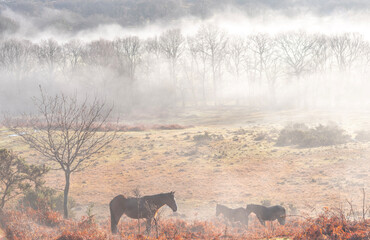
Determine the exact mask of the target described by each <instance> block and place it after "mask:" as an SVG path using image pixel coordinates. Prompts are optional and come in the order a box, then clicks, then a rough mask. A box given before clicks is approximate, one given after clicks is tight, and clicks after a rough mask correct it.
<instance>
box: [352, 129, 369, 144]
mask: <svg viewBox="0 0 370 240" xmlns="http://www.w3.org/2000/svg"><path fill="white" fill-rule="evenodd" d="M355 139H356V140H357V141H360V142H369V141H370V131H358V132H356V137H355Z"/></svg>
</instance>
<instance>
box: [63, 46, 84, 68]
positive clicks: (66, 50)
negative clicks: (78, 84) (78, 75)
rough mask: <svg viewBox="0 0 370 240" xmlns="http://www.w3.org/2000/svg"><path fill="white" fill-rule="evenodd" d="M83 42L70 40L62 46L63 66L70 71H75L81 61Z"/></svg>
mask: <svg viewBox="0 0 370 240" xmlns="http://www.w3.org/2000/svg"><path fill="white" fill-rule="evenodd" d="M83 46H84V45H83V44H82V43H81V42H80V41H78V40H72V41H69V42H68V43H66V44H64V45H63V47H62V58H63V63H64V65H65V67H66V68H67V69H68V71H70V72H72V73H73V72H75V71H76V70H77V69H78V67H79V64H81V62H82V54H83Z"/></svg>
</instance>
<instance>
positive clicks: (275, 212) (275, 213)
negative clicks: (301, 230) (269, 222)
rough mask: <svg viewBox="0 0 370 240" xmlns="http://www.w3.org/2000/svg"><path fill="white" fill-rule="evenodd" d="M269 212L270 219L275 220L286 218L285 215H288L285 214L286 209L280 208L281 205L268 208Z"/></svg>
mask: <svg viewBox="0 0 370 240" xmlns="http://www.w3.org/2000/svg"><path fill="white" fill-rule="evenodd" d="M267 211H268V215H269V217H270V218H274V219H277V218H281V217H285V215H286V214H285V208H284V207H282V206H280V205H275V206H272V207H268V208H267Z"/></svg>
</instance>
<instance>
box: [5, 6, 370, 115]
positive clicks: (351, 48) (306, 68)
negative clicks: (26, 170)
mask: <svg viewBox="0 0 370 240" xmlns="http://www.w3.org/2000/svg"><path fill="white" fill-rule="evenodd" d="M369 11H370V3H368V1H353V2H348V1H326V2H325V3H322V2H320V1H279V3H276V2H275V1H258V2H255V1H207V0H203V1H190V0H188V1H185V0H184V1H180V0H179V1H169V0H162V1H92V2H91V1H89V2H88V3H87V2H84V1H2V2H0V19H1V22H0V34H1V35H0V39H1V43H0V48H1V56H0V71H1V77H0V79H1V84H2V87H1V94H0V102H1V109H2V110H11V111H16V112H17V111H23V110H24V109H30V108H32V104H30V103H31V102H30V101H29V99H30V98H31V97H32V96H35V95H37V94H38V86H39V85H42V86H43V88H45V89H46V90H48V91H50V92H58V91H63V92H67V93H74V92H78V93H79V95H82V93H88V94H89V95H100V96H103V97H104V98H106V99H107V100H108V101H109V102H112V103H114V104H115V106H116V108H115V110H116V111H117V112H119V113H122V112H124V113H125V114H128V113H133V112H135V111H140V112H144V113H150V112H158V111H159V112H169V111H168V110H169V109H171V111H172V110H174V109H180V110H181V109H183V108H184V107H196V106H198V107H199V106H214V105H216V106H220V105H229V106H230V105H242V106H249V107H255V108H263V109H266V108H268V109H290V108H297V107H298V108H302V107H303V108H305V109H309V108H310V109H331V110H332V109H341V110H353V109H361V110H364V109H367V108H368V106H369V98H368V97H367V95H368V90H369V88H370V85H369V77H368V71H369V60H370V45H369V41H370V35H369V34H370V33H369V30H368V28H367V23H368V20H369V17H370V12H369Z"/></svg>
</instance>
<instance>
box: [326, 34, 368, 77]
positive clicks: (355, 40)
mask: <svg viewBox="0 0 370 240" xmlns="http://www.w3.org/2000/svg"><path fill="white" fill-rule="evenodd" d="M365 46H366V44H365V41H364V40H363V36H362V35H361V34H355V33H352V34H350V33H345V34H342V35H337V36H334V37H332V38H330V48H331V50H332V52H333V55H334V57H335V60H336V63H337V65H338V68H339V70H341V71H347V70H350V69H351V68H352V66H353V64H354V63H355V61H356V60H358V59H359V58H360V57H361V56H362V54H363V52H364V50H365Z"/></svg>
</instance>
